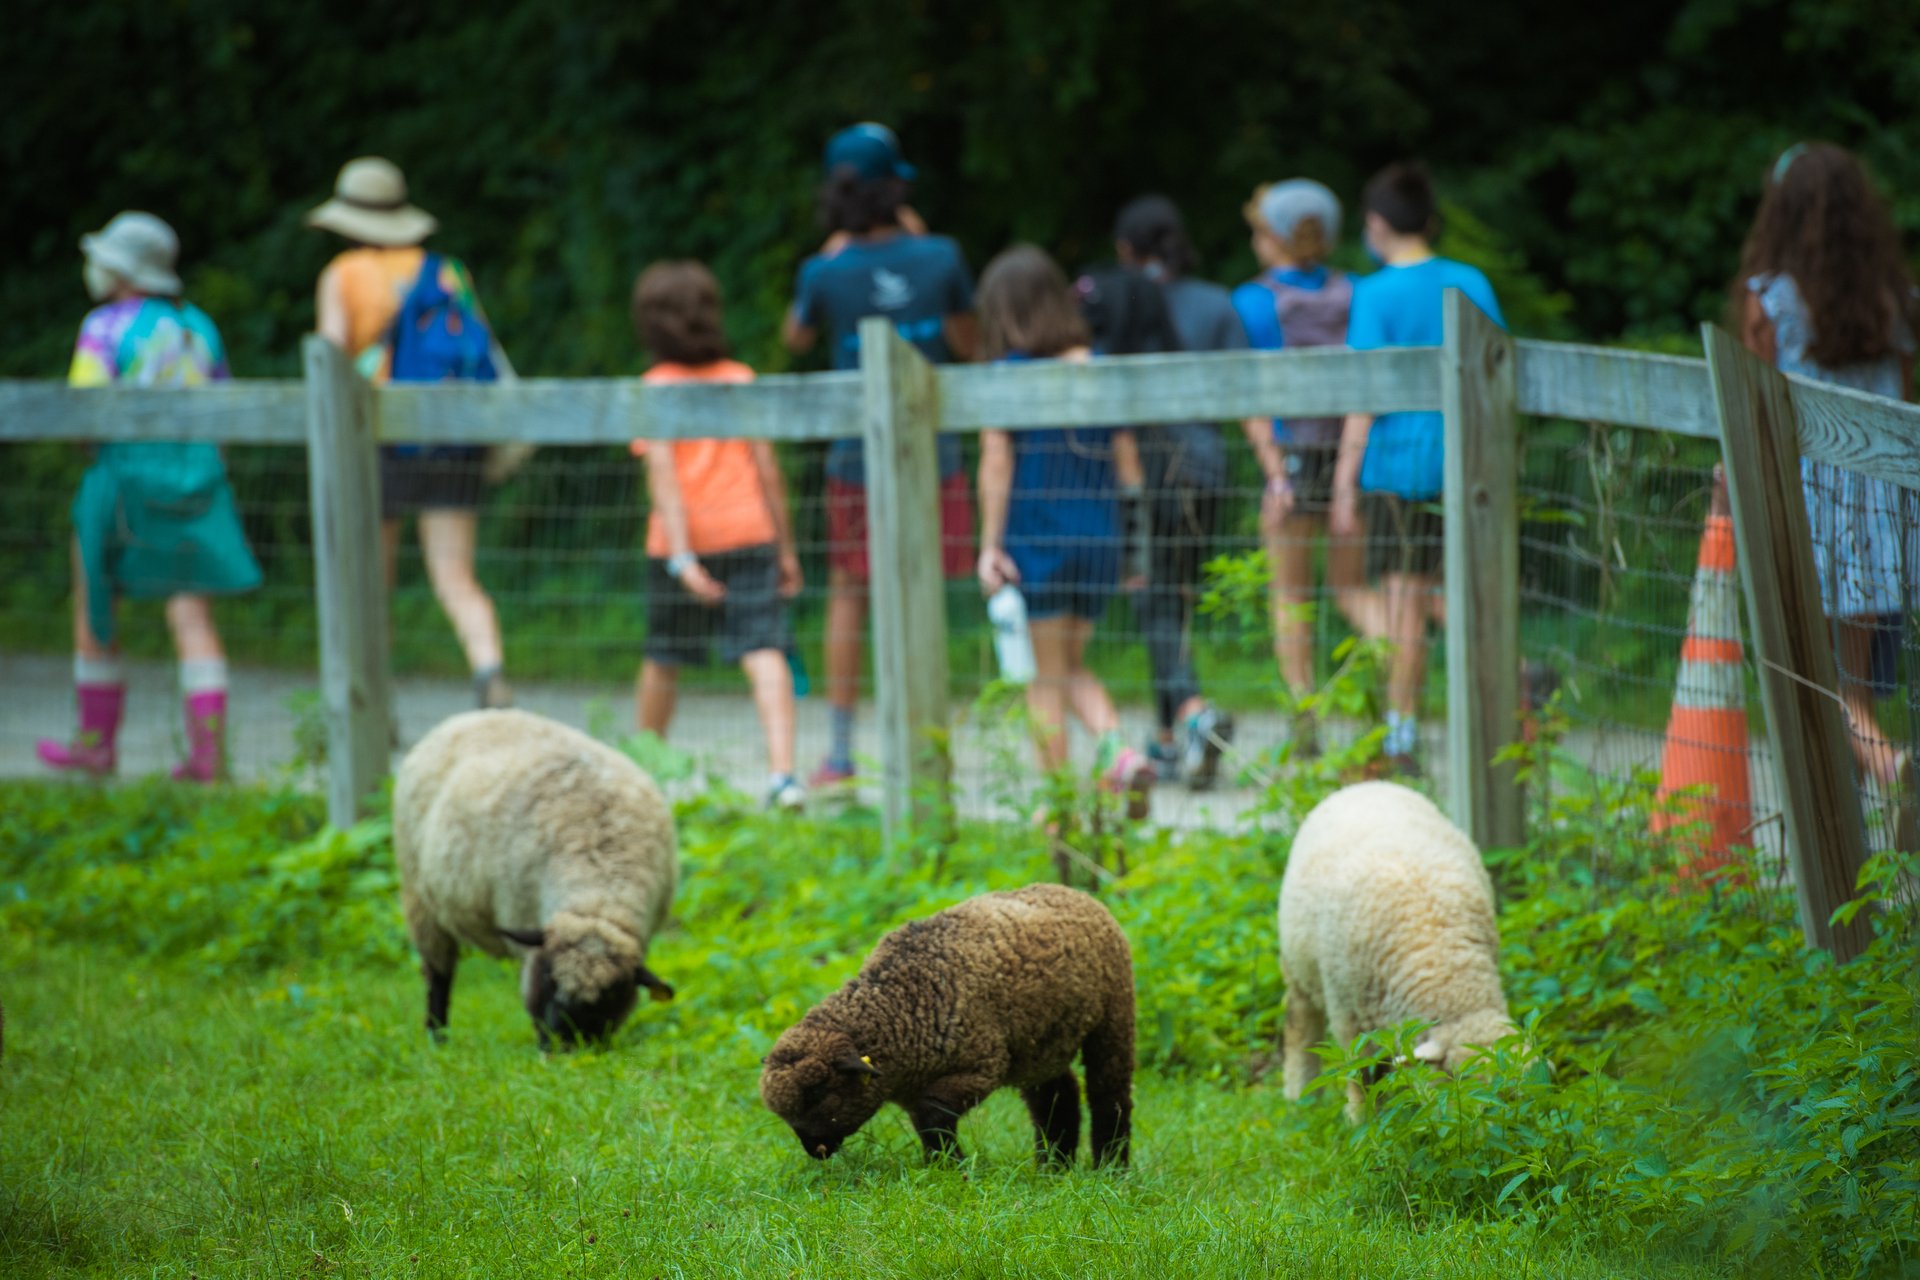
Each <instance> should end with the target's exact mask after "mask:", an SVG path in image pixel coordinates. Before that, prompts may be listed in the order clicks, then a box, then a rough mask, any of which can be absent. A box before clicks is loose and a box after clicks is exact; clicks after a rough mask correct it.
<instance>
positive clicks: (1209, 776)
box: [1181, 703, 1233, 791]
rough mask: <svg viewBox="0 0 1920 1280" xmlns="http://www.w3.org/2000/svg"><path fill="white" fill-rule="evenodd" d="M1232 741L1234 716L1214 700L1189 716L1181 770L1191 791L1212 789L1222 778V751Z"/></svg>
mask: <svg viewBox="0 0 1920 1280" xmlns="http://www.w3.org/2000/svg"><path fill="white" fill-rule="evenodd" d="M1232 741H1233V717H1232V716H1230V715H1228V714H1227V713H1226V712H1224V711H1221V710H1219V709H1218V708H1217V707H1215V706H1213V705H1212V704H1211V703H1209V704H1208V705H1206V706H1204V707H1202V708H1200V710H1198V711H1196V712H1194V713H1193V714H1192V715H1191V716H1188V717H1187V744H1186V753H1185V758H1184V759H1183V760H1182V761H1181V771H1182V772H1183V773H1184V774H1185V775H1186V779H1187V787H1188V789H1189V790H1192V791H1211V790H1213V784H1214V783H1215V782H1217V781H1219V779H1220V751H1221V748H1223V747H1225V746H1226V744H1228V743H1229V742H1232Z"/></svg>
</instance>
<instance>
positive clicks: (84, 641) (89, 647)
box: [73, 538, 119, 662]
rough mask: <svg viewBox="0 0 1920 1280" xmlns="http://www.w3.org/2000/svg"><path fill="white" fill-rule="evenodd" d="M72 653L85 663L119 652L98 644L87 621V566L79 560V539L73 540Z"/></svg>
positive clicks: (101, 659)
mask: <svg viewBox="0 0 1920 1280" xmlns="http://www.w3.org/2000/svg"><path fill="white" fill-rule="evenodd" d="M73 651H74V653H75V654H76V655H77V656H78V657H80V658H81V659H83V660H84V661H87V662H104V661H105V660H106V659H108V658H111V657H113V656H115V654H116V653H118V652H119V649H118V646H116V645H106V644H102V643H100V638H99V637H98V636H96V635H94V634H93V626H92V624H90V623H89V622H88V621H87V566H86V562H85V561H84V560H82V559H81V558H80V539H78V538H75V539H74V540H73Z"/></svg>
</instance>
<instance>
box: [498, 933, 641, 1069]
mask: <svg viewBox="0 0 1920 1280" xmlns="http://www.w3.org/2000/svg"><path fill="white" fill-rule="evenodd" d="M520 994H521V996H522V998H523V999H524V1000H525V1001H526V1006H527V1016H528V1017H530V1018H532V1019H533V1027H534V1030H535V1031H536V1032H537V1033H539V1036H540V1046H541V1048H546V1047H547V1045H548V1043H549V1042H550V1041H552V1040H558V1041H559V1042H560V1044H561V1046H562V1047H563V1048H572V1047H573V1045H574V1044H575V1043H577V1042H579V1041H582V1040H587V1041H593V1040H604V1039H606V1038H607V1037H608V1036H610V1035H612V1034H613V1033H614V1032H615V1031H617V1030H619V1028H620V1024H621V1023H622V1022H625V1021H626V1019H627V1015H628V1014H630V1013H632V1012H633V1006H634V1004H635V1003H636V1000H637V998H638V995H639V981H638V979H637V978H631V977H629V978H622V979H620V980H619V981H617V982H614V983H613V984H611V985H610V986H608V987H607V988H605V989H604V990H602V991H600V992H597V993H596V994H595V995H594V996H593V997H592V998H591V999H579V998H572V999H569V998H568V997H567V996H566V995H564V994H563V993H562V992H561V991H560V988H559V986H558V985H557V984H556V983H555V982H554V980H553V965H552V962H551V961H550V959H549V958H548V956H547V955H546V953H545V952H542V951H536V952H535V953H534V954H533V955H531V956H529V957H528V958H527V966H526V969H525V970H524V971H523V972H522V974H521V978H520Z"/></svg>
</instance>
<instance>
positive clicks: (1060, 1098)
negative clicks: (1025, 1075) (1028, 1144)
mask: <svg viewBox="0 0 1920 1280" xmlns="http://www.w3.org/2000/svg"><path fill="white" fill-rule="evenodd" d="M1020 1096H1021V1097H1022V1098H1023V1099H1025V1100H1026V1104H1027V1114H1028V1115H1030V1116H1032V1117H1033V1144H1034V1149H1035V1155H1036V1156H1037V1157H1038V1159H1039V1161H1040V1163H1041V1164H1051V1165H1059V1166H1061V1167H1066V1166H1069V1165H1071V1164H1072V1163H1073V1156H1074V1152H1076V1151H1077V1150H1079V1148H1080V1082H1079V1081H1078V1080H1075V1079H1074V1078H1073V1072H1071V1071H1063V1072H1061V1073H1060V1074H1059V1075H1057V1076H1055V1077H1054V1078H1053V1079H1051V1080H1047V1081H1043V1082H1042V1083H1040V1084H1037V1085H1035V1086H1033V1087H1032V1088H1031V1089H1022V1090H1021V1091H1020Z"/></svg>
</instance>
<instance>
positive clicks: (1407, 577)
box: [1382, 573, 1433, 719]
mask: <svg viewBox="0 0 1920 1280" xmlns="http://www.w3.org/2000/svg"><path fill="white" fill-rule="evenodd" d="M1432 588H1433V580H1432V579H1430V578H1428V577H1427V576H1426V575H1424V574H1417V573H1390V574H1387V575H1386V576H1385V577H1384V578H1383V579H1382V590H1383V593H1384V595H1385V597H1386V605H1387V638H1388V639H1389V640H1391V641H1392V642H1393V657H1392V659H1391V665H1390V666H1389V667H1388V669H1387V705H1388V706H1390V707H1392V708H1393V709H1394V710H1395V711H1397V712H1399V713H1400V714H1401V715H1403V716H1405V717H1407V718H1408V719H1412V718H1413V717H1414V714H1415V712H1416V711H1418V709H1419V706H1420V686H1421V683H1422V681H1423V680H1424V679H1425V678H1426V673H1427V593H1428V592H1429V591H1431V590H1432Z"/></svg>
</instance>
